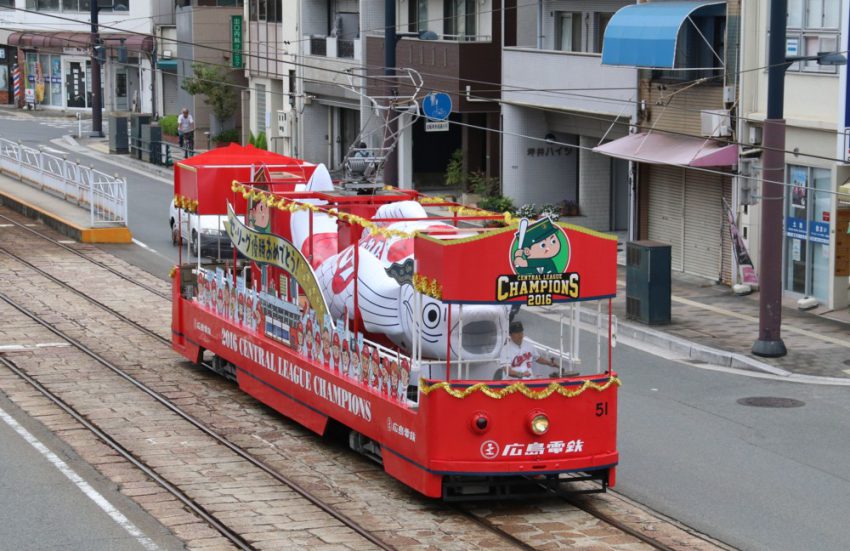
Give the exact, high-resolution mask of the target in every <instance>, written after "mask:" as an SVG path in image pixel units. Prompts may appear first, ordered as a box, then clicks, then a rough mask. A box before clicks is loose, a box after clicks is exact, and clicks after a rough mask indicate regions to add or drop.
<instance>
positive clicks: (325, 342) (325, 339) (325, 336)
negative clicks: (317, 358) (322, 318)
mask: <svg viewBox="0 0 850 551" xmlns="http://www.w3.org/2000/svg"><path fill="white" fill-rule="evenodd" d="M321 359H322V361H323V362H324V364H325V365H331V331H330V329H328V326H327V325H325V326H324V327H322V356H321Z"/></svg>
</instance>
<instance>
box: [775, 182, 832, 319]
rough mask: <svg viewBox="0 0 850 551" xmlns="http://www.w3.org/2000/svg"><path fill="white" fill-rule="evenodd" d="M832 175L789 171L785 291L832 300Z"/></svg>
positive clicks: (786, 199) (786, 206) (786, 208)
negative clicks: (830, 244) (830, 298)
mask: <svg viewBox="0 0 850 551" xmlns="http://www.w3.org/2000/svg"><path fill="white" fill-rule="evenodd" d="M831 187H832V173H831V171H830V170H829V169H825V168H809V167H803V166H789V167H788V186H787V188H786V192H785V290H786V291H790V292H792V293H796V294H799V295H805V296H813V297H815V298H816V299H817V300H818V301H819V302H821V303H826V302H828V300H829V286H830V283H831V280H830V276H829V225H830V222H829V220H830V209H831V208H832V196H831V193H830V189H831Z"/></svg>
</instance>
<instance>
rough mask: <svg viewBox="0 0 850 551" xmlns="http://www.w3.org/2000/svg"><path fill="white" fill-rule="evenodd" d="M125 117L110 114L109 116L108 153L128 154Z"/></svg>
mask: <svg viewBox="0 0 850 551" xmlns="http://www.w3.org/2000/svg"><path fill="white" fill-rule="evenodd" d="M127 119H128V117H127V115H124V114H120V113H112V114H110V115H109V152H110V153H129V152H130V141H129V136H128V134H127Z"/></svg>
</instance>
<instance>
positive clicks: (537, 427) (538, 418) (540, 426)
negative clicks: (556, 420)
mask: <svg viewBox="0 0 850 551" xmlns="http://www.w3.org/2000/svg"><path fill="white" fill-rule="evenodd" d="M529 417H530V418H531V421H530V423H529V428H530V429H531V432H533V433H534V434H536V435H537V436H543V435H544V434H546V433H547V432H548V431H549V418H548V417H546V414H545V413H541V412H539V411H536V412H534V413H532V414H531V415H530V416H529Z"/></svg>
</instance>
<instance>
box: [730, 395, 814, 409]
mask: <svg viewBox="0 0 850 551" xmlns="http://www.w3.org/2000/svg"><path fill="white" fill-rule="evenodd" d="M738 403H739V404H741V405H742V406H753V407H757V408H798V407H802V406H805V405H806V403H805V402H802V401H800V400H795V399H794V398H780V397H778V396H750V397H749V398H741V399H740V400H738Z"/></svg>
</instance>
